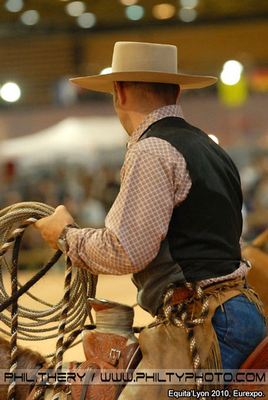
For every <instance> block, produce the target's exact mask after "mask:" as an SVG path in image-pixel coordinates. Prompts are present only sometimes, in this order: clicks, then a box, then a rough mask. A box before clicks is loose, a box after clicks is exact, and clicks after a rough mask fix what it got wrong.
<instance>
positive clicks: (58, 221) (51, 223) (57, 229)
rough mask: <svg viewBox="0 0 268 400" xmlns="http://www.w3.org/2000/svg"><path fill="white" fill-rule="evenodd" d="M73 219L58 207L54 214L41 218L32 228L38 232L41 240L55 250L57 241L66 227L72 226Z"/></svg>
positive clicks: (64, 209)
mask: <svg viewBox="0 0 268 400" xmlns="http://www.w3.org/2000/svg"><path fill="white" fill-rule="evenodd" d="M73 223H74V219H73V217H72V216H71V214H70V213H69V212H68V211H67V209H66V208H65V207H64V206H58V207H57V208H56V209H55V211H54V213H53V214H52V215H50V216H48V217H45V218H41V219H40V220H39V221H37V222H36V223H35V224H34V226H35V227H36V228H37V229H38V230H39V231H40V233H41V236H42V237H43V239H44V240H45V241H46V242H48V243H49V244H50V246H51V247H53V249H57V248H58V246H57V240H58V238H59V236H60V234H61V232H62V230H63V228H64V227H65V226H66V225H69V224H73Z"/></svg>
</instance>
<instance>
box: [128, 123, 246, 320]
mask: <svg viewBox="0 0 268 400" xmlns="http://www.w3.org/2000/svg"><path fill="white" fill-rule="evenodd" d="M149 137H158V138H160V139H163V140H166V141H167V142H169V143H170V144H171V145H172V146H174V147H175V148H176V149H177V150H178V151H179V152H180V153H181V154H182V155H183V156H184V158H185V160H186V163H187V168H188V171H189V174H190V177H191V181H192V186H191V189H190V191H189V194H188V196H187V198H186V199H185V201H183V202H182V203H181V204H180V205H179V206H178V207H175V208H174V210H173V214H172V217H171V220H170V224H169V228H168V233H167V237H166V239H165V240H164V241H163V242H162V244H161V248H160V251H159V254H158V255H157V257H156V258H155V259H154V260H153V261H152V262H151V263H150V264H149V265H148V267H146V268H145V269H144V270H142V271H140V272H138V273H136V274H134V275H133V282H134V283H135V285H136V286H137V288H138V302H139V304H140V305H141V306H142V307H143V308H145V309H146V310H148V311H149V312H151V313H152V314H153V315H155V313H156V312H157V309H158V308H159V306H160V305H161V302H162V296H163V293H164V291H165V289H166V287H167V286H168V285H169V284H170V283H178V284H179V283H180V282H182V281H183V280H184V279H186V281H188V282H193V281H200V280H203V279H208V278H215V277H219V276H223V275H227V274H230V273H231V272H233V271H235V269H236V268H237V267H238V266H239V263H240V259H241V251H240V244H239V240H240V236H241V230H242V216H241V208H242V193H241V186H240V178H239V173H238V171H237V168H236V167H235V165H234V163H233V162H232V160H231V159H230V157H229V156H228V155H227V154H226V152H225V151H224V150H223V149H222V148H221V147H220V146H218V145H217V144H216V143H215V142H214V141H213V140H211V139H210V138H209V136H208V135H207V134H205V133H204V132H202V131H201V130H200V129H198V128H196V127H194V126H192V125H190V124H188V123H187V122H186V121H185V120H183V119H182V118H178V117H168V118H164V119H162V120H160V121H158V122H156V123H154V124H153V125H151V126H150V127H149V129H148V130H147V131H146V132H145V133H144V134H143V135H142V137H141V139H145V138H149Z"/></svg>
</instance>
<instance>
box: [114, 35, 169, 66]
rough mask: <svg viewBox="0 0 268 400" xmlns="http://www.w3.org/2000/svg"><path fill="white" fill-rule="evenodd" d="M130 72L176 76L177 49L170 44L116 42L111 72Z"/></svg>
mask: <svg viewBox="0 0 268 400" xmlns="http://www.w3.org/2000/svg"><path fill="white" fill-rule="evenodd" d="M130 71H132V72H134V71H151V72H164V73H169V74H177V47H176V46H173V45H170V44H157V43H141V42H116V43H115V46H114V52H113V60H112V72H130Z"/></svg>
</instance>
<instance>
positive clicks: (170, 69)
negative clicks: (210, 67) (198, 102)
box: [70, 42, 217, 93]
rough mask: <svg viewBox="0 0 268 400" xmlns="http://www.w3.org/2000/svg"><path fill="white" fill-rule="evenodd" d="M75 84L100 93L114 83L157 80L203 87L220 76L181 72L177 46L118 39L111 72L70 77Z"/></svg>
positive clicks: (108, 90)
mask: <svg viewBox="0 0 268 400" xmlns="http://www.w3.org/2000/svg"><path fill="white" fill-rule="evenodd" d="M70 81H71V82H72V83H75V84H76V85H78V86H80V87H82V88H84V89H90V90H94V91H97V92H106V93H112V92H113V82H116V81H125V82H154V83H172V84H177V85H180V87H181V89H201V88H204V87H206V86H210V85H213V84H214V83H215V82H216V81H217V78H215V77H213V76H204V75H188V74H181V73H178V59H177V47H176V46H174V45H170V44H157V43H143V42H116V43H115V45H114V51H113V59H112V69H111V72H109V73H106V74H100V75H91V76H82V77H78V78H72V79H70Z"/></svg>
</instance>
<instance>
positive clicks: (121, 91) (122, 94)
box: [114, 82, 127, 107]
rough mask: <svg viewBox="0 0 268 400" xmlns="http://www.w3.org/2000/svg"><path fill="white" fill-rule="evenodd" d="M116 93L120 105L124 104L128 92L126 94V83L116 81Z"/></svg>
mask: <svg viewBox="0 0 268 400" xmlns="http://www.w3.org/2000/svg"><path fill="white" fill-rule="evenodd" d="M114 93H115V99H116V102H117V105H118V106H119V107H122V106H124V105H125V104H126V101H127V94H126V88H125V86H124V83H122V82H114Z"/></svg>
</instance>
